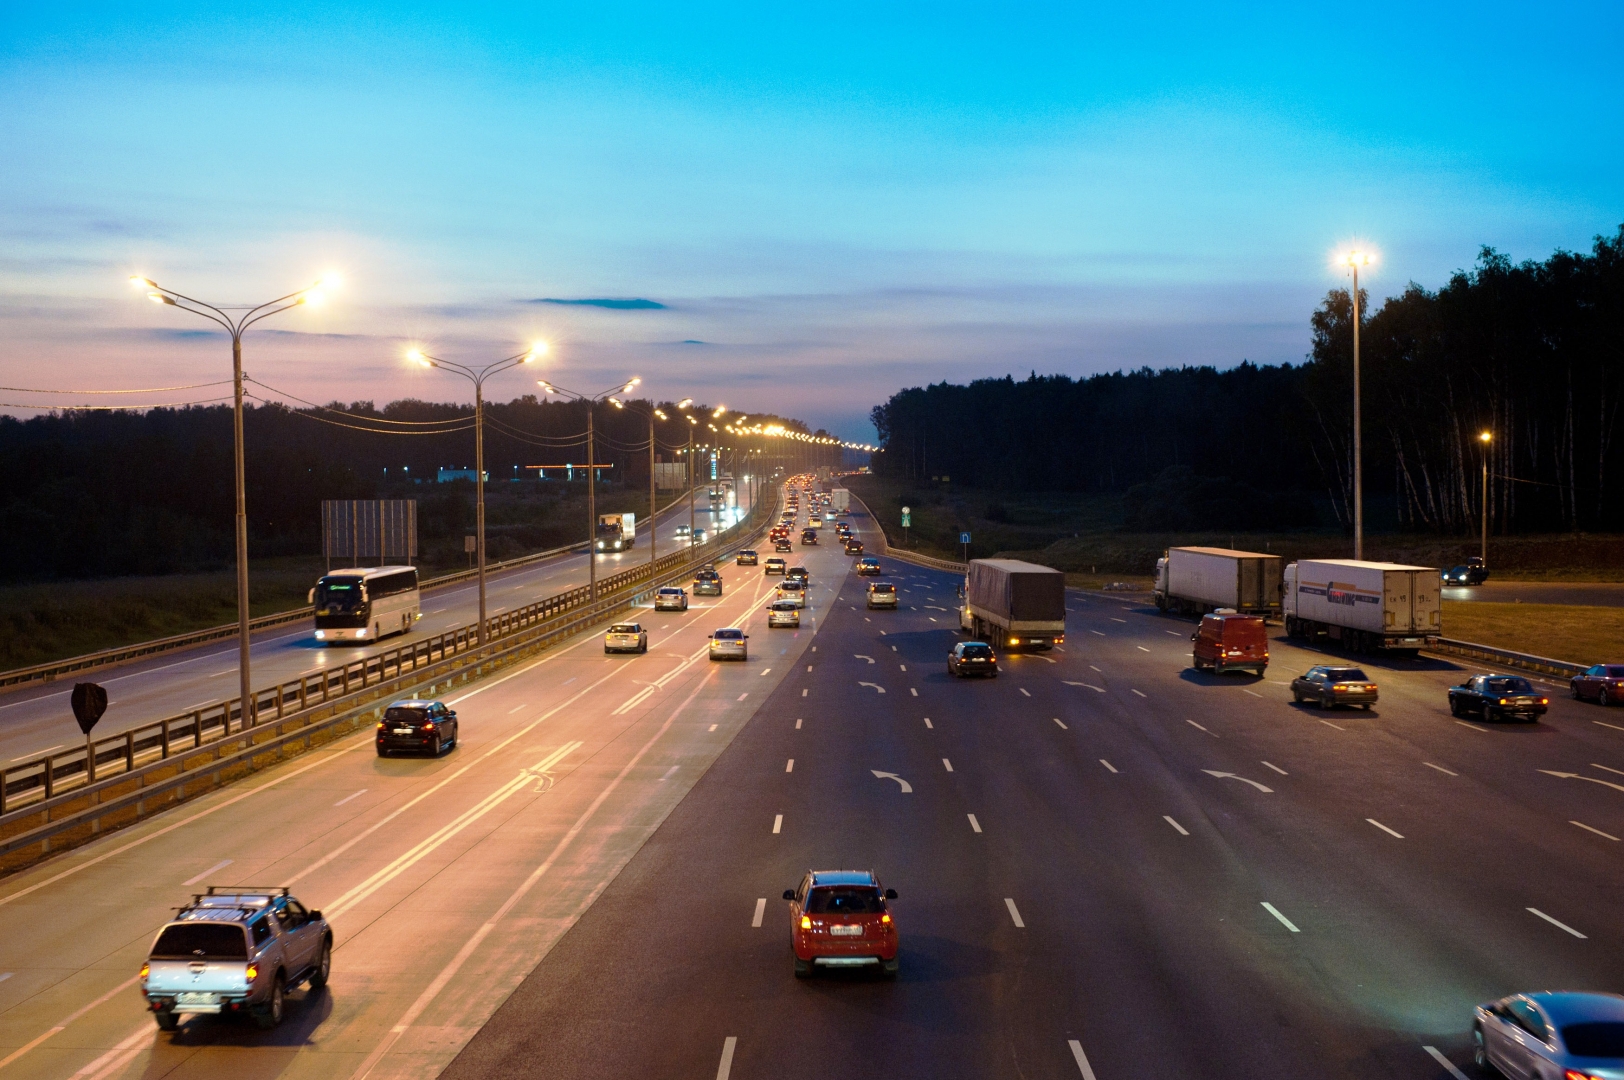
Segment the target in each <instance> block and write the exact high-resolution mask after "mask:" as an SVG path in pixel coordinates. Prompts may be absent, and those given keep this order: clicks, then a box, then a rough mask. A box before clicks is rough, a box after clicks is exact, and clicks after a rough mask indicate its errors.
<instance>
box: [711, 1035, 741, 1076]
mask: <svg viewBox="0 0 1624 1080" xmlns="http://www.w3.org/2000/svg"><path fill="white" fill-rule="evenodd" d="M738 1045H739V1037H738V1036H737V1035H729V1036H728V1037H727V1039H726V1040H724V1041H723V1043H722V1063H721V1064H720V1065H718V1066H716V1080H727V1078H728V1077H729V1076H730V1075H732V1073H733V1051H734V1050H735V1049H736V1048H737V1047H738Z"/></svg>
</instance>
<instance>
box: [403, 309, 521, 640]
mask: <svg viewBox="0 0 1624 1080" xmlns="http://www.w3.org/2000/svg"><path fill="white" fill-rule="evenodd" d="M546 351H547V343H546V342H545V341H538V342H536V343H535V344H534V345H532V346H530V348H529V350H528V351H527V352H522V353H515V354H514V355H513V356H509V357H506V358H505V359H502V360H498V361H496V362H495V363H493V364H487V365H485V366H484V367H482V368H471V367H467V366H466V365H463V364H458V363H455V362H454V361H451V360H442V359H440V358H439V357H438V356H430V355H428V354H427V353H425V352H423V351H422V350H420V349H413V350H411V351H410V352H408V353H407V354H406V358H407V359H408V360H411V361H412V362H413V363H416V364H421V365H422V366H423V367H426V368H439V369H440V370H441V371H449V372H452V373H454V374H457V375H461V376H462V377H463V378H465V379H467V380H468V381H469V382H471V383H473V384H474V534H475V540H474V549H475V550H476V551H477V552H478V553H479V556H478V557H479V637H478V642H477V643H478V644H480V645H483V644H485V380H486V379H487V378H489V377H490V376H492V375H495V374H497V373H498V372H503V371H508V370H510V369H512V368H516V367H518V366H519V365H521V364H530V363H534V362H535V360H536V358H537V357H539V356H541V355H542V354H543V353H545V352H546Z"/></svg>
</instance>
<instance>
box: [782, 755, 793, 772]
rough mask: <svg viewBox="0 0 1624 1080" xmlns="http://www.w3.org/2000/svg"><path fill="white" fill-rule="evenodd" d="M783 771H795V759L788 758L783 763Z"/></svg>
mask: <svg viewBox="0 0 1624 1080" xmlns="http://www.w3.org/2000/svg"><path fill="white" fill-rule="evenodd" d="M784 771H785V772H794V771H795V759H794V758H790V759H789V760H788V761H786V762H784Z"/></svg>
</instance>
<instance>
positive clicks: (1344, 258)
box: [1337, 250, 1372, 559]
mask: <svg viewBox="0 0 1624 1080" xmlns="http://www.w3.org/2000/svg"><path fill="white" fill-rule="evenodd" d="M1371 261H1372V257H1371V254H1370V253H1369V252H1368V251H1357V250H1356V251H1348V252H1344V253H1342V254H1341V255H1338V256H1337V263H1338V264H1339V265H1341V266H1346V267H1348V268H1349V269H1351V270H1352V271H1353V294H1352V295H1353V557H1354V558H1355V559H1363V558H1364V557H1365V486H1364V485H1365V476H1364V460H1363V444H1362V441H1361V439H1362V436H1361V432H1360V423H1359V268H1360V267H1361V266H1369V265H1370V263H1371Z"/></svg>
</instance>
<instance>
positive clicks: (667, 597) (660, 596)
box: [654, 585, 688, 611]
mask: <svg viewBox="0 0 1624 1080" xmlns="http://www.w3.org/2000/svg"><path fill="white" fill-rule="evenodd" d="M654 610H655V611H687V610H688V591H687V590H686V589H680V588H678V587H677V586H675V585H667V586H665V587H663V588H662V589H660V591H659V592H657V593H655V594H654Z"/></svg>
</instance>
